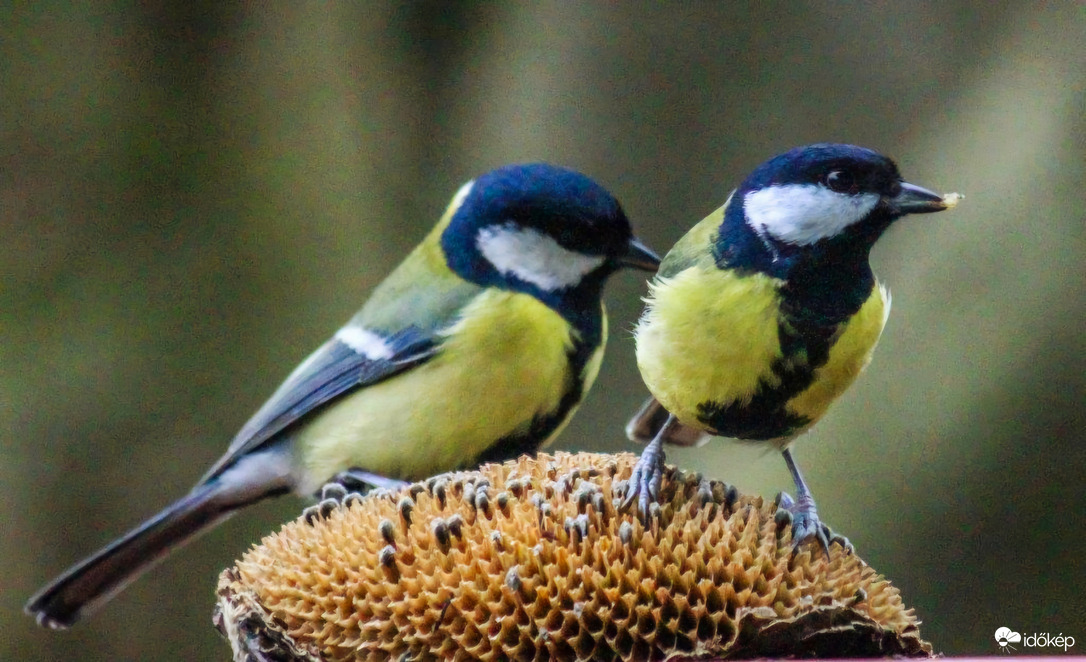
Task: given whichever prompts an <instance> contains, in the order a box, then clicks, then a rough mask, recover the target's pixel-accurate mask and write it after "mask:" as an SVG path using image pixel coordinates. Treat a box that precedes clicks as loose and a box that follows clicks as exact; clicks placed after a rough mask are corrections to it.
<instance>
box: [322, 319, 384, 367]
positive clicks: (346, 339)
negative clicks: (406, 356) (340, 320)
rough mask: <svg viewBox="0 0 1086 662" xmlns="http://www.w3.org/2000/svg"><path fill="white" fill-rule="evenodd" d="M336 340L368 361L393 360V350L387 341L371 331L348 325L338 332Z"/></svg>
mask: <svg viewBox="0 0 1086 662" xmlns="http://www.w3.org/2000/svg"><path fill="white" fill-rule="evenodd" d="M335 338H336V340H338V341H340V342H341V343H343V344H344V345H346V346H348V347H350V348H351V349H353V350H354V351H356V352H358V353H359V354H362V355H363V356H365V357H366V358H368V359H372V360H375V361H376V360H378V359H390V358H392V348H391V347H389V346H388V343H386V342H385V339H384V338H382V337H381V336H379V335H377V334H376V333H374V332H373V331H370V330H369V329H364V328H362V327H360V326H350V325H348V326H345V327H343V328H342V329H340V330H339V331H336V335H335Z"/></svg>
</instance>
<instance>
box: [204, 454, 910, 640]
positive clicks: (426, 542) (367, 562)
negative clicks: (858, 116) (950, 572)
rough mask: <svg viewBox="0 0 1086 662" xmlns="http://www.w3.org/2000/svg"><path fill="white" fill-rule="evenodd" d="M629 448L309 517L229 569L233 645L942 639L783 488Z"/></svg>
mask: <svg viewBox="0 0 1086 662" xmlns="http://www.w3.org/2000/svg"><path fill="white" fill-rule="evenodd" d="M636 460H637V458H636V457H635V456H633V455H628V454H621V455H596V454H588V453H580V454H566V453H559V454H557V455H554V456H549V455H539V456H538V457H536V458H527V457H523V458H521V459H519V460H517V461H512V462H507V463H505V464H492V465H486V466H484V467H482V468H480V469H479V470H478V471H470V472H460V473H454V474H446V475H443V476H439V477H436V478H432V479H430V480H427V481H425V482H423V483H416V484H414V485H411V486H410V487H408V488H406V489H404V490H403V491H401V492H397V493H389V492H381V493H378V494H373V495H370V496H368V497H365V498H363V499H350V500H348V502H347V503H348V505H345V506H342V507H339V508H334V509H332V510H331V511H330V512H328V513H327V516H326V517H318V518H316V519H312V518H311V520H310V521H309V522H307V521H306V520H305V519H304V518H299V519H298V520H296V521H294V522H290V523H288V524H286V525H285V526H284V527H283V528H282V529H281V530H280V531H279V533H277V534H275V535H272V536H268V537H267V538H265V539H264V540H263V542H262V543H261V544H260V546H258V547H255V548H254V549H252V550H250V551H249V552H248V553H247V554H245V555H244V556H243V557H242V559H241V560H240V561H238V563H237V565H236V567H234V568H230V569H228V570H226V571H225V572H223V574H222V576H221V578H220V582H219V606H218V608H217V614H216V622H217V624H218V626H219V629H220V630H221V631H223V633H224V634H225V635H226V636H227V638H228V639H229V640H230V641H231V644H232V645H233V646H234V650H235V656H236V659H239V660H259V659H296V660H353V659H397V660H398V659H431V658H449V659H462V660H469V659H493V660H502V659H523V660H552V659H562V660H590V659H592V660H595V659H599V660H648V659H653V660H664V659H673V660H679V659H695V658H696V659H715V658H728V659H739V658H758V657H797V656H802V657H810V656H837V657H842V656H865V657H875V656H887V655H895V656H896V655H912V656H930V655H931V646H930V645H929V644H928V643H926V642H925V641H923V640H922V639H921V638H920V636H919V632H918V630H917V624H918V622H917V620H916V618H915V615H914V613H913V611H912V610H911V609H906V608H905V607H904V605H903V604H902V601H901V597H900V595H899V594H898V591H897V589H895V588H894V587H892V586H891V585H890V583H889V582H888V581H886V580H885V579H883V578H882V577H880V576H879V575H878V574H876V573H875V571H874V570H872V569H871V568H870V567H868V566H867V565H866V564H865V563H864V562H863V561H862V560H860V559H859V558H858V557H857V556H856V555H854V554H848V553H846V552H845V551H844V550H843V549H841V548H840V547H839V546H837V545H834V546H832V547H831V549H830V558H829V559H828V560H827V559H826V558H825V556H824V555H823V554H822V553H821V550H820V549H819V548H818V547H817V546H816V545H805V546H803V547H801V549H800V550H799V551H798V552H796V553H794V554H793V552H792V546H791V539H790V533H789V532H788V531H787V528H785V529H784V530H782V531H778V530H777V523H776V522H775V520H774V512H775V508H774V506H773V504H770V503H764V502H763V500H762V499H761V498H760V497H747V496H740V495H738V494H737V493H736V491H735V490H734V488H730V487H728V486H727V485H725V484H723V483H719V482H715V481H708V480H703V479H701V477H700V476H697V475H692V474H682V473H679V472H676V471H674V470H670V471H669V472H668V474H667V475H666V476H665V478H664V483H663V486H662V490H661V494H660V499H659V508H658V509H657V508H655V507H654V508H653V515H654V517H653V519H652V521H651V523H650V524H649V525H647V526H646V525H643V524H642V523H641V522H640V521H639V519H638V518H637V517H635V516H633V515H631V514H626V513H621V512H618V511H616V508H615V500H614V499H613V496H612V489H613V488H614V489H615V492H614V494H616V495H617V494H619V493H620V492H621V489H622V484H621V483H622V481H623V480H625V479H626V478H628V477H629V475H630V473H631V470H632V468H633V466H634V463H635V462H636Z"/></svg>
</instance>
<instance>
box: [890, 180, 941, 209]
mask: <svg viewBox="0 0 1086 662" xmlns="http://www.w3.org/2000/svg"><path fill="white" fill-rule="evenodd" d="M887 203H889V205H890V208H891V209H893V210H894V211H895V212H896V213H898V214H900V215H902V216H904V215H905V214H929V213H931V212H934V211H943V210H944V209H949V208H950V207H951V205H949V204H947V201H946V200H944V199H943V196H941V195H939V194H938V193H933V192H931V191H929V190H928V189H926V188H921V187H919V186H914V185H913V184H910V183H908V182H901V192H900V193H898V194H897V195H895V196H894V197H892V198H889V199H888V200H887Z"/></svg>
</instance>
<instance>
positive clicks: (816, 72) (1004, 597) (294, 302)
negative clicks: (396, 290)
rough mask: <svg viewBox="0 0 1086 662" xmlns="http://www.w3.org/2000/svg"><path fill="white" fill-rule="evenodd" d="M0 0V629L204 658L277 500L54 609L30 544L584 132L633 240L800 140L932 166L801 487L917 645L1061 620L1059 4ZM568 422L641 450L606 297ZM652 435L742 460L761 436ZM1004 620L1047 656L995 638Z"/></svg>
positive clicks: (124, 501) (758, 484) (1076, 289)
mask: <svg viewBox="0 0 1086 662" xmlns="http://www.w3.org/2000/svg"><path fill="white" fill-rule="evenodd" d="M2 15H3V20H2V21H0V53H2V61H0V96H2V99H3V101H2V103H0V228H2V235H0V236H2V237H3V238H2V240H0V258H2V260H0V265H2V267H0V269H2V274H3V275H2V281H0V334H2V335H0V366H2V371H0V429H2V431H3V437H2V440H3V441H2V443H3V459H2V460H0V487H2V489H3V492H4V494H5V498H4V499H3V502H4V503H3V506H2V510H0V513H2V522H3V526H4V531H5V535H4V536H3V537H2V538H0V554H2V558H3V563H2V564H0V565H2V569H0V573H2V576H0V577H2V578H0V586H2V591H0V624H2V630H3V632H4V633H5V634H4V636H3V637H2V638H0V658H3V659H11V660H14V659H57V660H59V659H91V660H98V659H146V660H151V659H154V660H167V659H174V660H182V659H183V660H213V659H226V658H227V657H228V651H227V648H226V645H225V644H224V643H223V642H222V641H221V640H220V639H219V637H218V635H217V634H216V632H215V631H214V630H213V629H212V627H211V621H210V614H211V607H212V603H213V590H214V587H215V581H216V576H217V574H218V572H219V571H220V570H221V569H223V568H224V567H226V566H227V565H229V564H231V562H232V561H233V560H234V559H235V558H236V557H237V556H238V555H240V554H241V553H242V552H243V551H244V550H245V549H246V548H247V547H248V546H249V545H250V544H251V543H253V542H255V541H257V540H258V539H259V538H260V537H261V536H262V535H264V534H266V533H269V532H271V531H273V530H275V529H276V528H277V527H278V525H279V523H280V522H282V521H285V520H286V519H289V518H292V517H294V516H296V515H297V514H298V512H299V511H300V509H301V508H302V506H303V504H302V503H301V502H300V501H298V500H296V499H293V498H286V499H280V500H277V501H275V502H272V503H266V504H263V505H261V506H259V507H257V508H254V509H250V511H248V512H246V513H245V514H244V515H243V516H240V517H237V518H235V519H234V520H232V521H230V522H228V523H227V524H226V525H225V526H222V527H220V528H219V529H217V530H215V531H214V532H213V533H211V534H209V535H207V536H206V537H204V538H202V539H200V540H199V541H197V542H196V543H194V544H193V545H192V546H190V547H189V548H188V549H187V550H185V551H184V552H183V553H181V554H177V555H175V556H174V557H172V558H171V559H169V561H168V562H166V563H164V564H163V565H162V566H160V567H159V568H158V569H157V570H155V571H153V572H152V573H151V574H149V575H147V576H145V577H144V578H143V579H142V580H141V581H139V582H138V583H136V584H134V585H133V586H132V587H131V588H130V589H129V590H128V591H126V592H125V593H123V594H122V595H120V596H119V597H118V598H117V599H116V600H115V601H114V602H113V603H111V604H110V605H108V607H106V608H105V609H103V610H102V611H100V612H99V613H97V614H96V615H95V616H93V617H92V618H90V619H88V621H87V622H84V623H81V624H79V625H78V626H77V628H76V629H74V630H73V631H71V632H64V633H51V632H47V631H45V630H41V629H38V628H37V627H36V626H35V625H34V623H33V621H32V620H31V619H30V618H27V617H26V616H24V615H23V614H22V612H21V609H22V605H23V602H24V601H25V600H26V598H27V597H28V596H29V595H30V594H31V593H32V592H33V591H35V590H36V589H37V588H38V587H39V586H40V585H41V584H42V583H43V582H44V581H46V580H48V579H49V578H51V577H53V576H54V575H55V574H56V573H58V572H59V571H61V570H63V569H64V568H65V567H67V566H68V565H69V564H70V563H72V562H74V561H76V560H78V559H79V558H81V557H82V556H83V555H85V554H86V553H89V552H91V551H93V550H94V549H96V548H98V547H99V546H100V545H102V544H104V543H105V542H107V541H109V540H111V539H112V538H114V537H116V536H117V535H119V534H121V533H123V532H124V531H126V530H127V529H128V528H129V527H131V526H132V525H134V524H136V523H137V522H139V521H140V520H142V519H143V518H145V517H146V516H149V515H151V514H152V513H154V512H155V511H157V510H158V509H159V508H160V507H161V506H163V505H165V504H166V503H167V502H169V501H171V500H173V499H174V498H176V497H178V496H180V495H181V494H182V493H184V492H185V491H186V490H188V489H189V488H190V487H191V485H192V484H193V483H194V482H195V481H196V480H197V479H198V478H199V477H200V475H201V474H202V473H203V471H204V469H205V468H206V467H207V466H208V465H210V464H211V462H213V461H214V460H215V459H216V458H217V457H218V456H219V454H220V453H221V452H222V451H223V450H224V449H225V447H226V445H227V443H228V441H229V440H230V438H231V437H232V436H233V434H234V433H235V432H236V430H237V429H238V428H239V427H240V425H241V424H242V423H243V422H244V421H245V419H246V418H247V417H248V416H249V415H250V414H251V413H252V412H253V411H254V410H255V409H256V407H257V406H258V405H260V403H261V402H263V400H264V399H265V398H266V397H267V396H268V395H269V394H270V393H271V391H272V390H273V388H274V387H275V386H276V385H277V384H278V383H279V381H280V380H281V379H282V378H283V377H284V376H285V375H286V374H287V372H289V370H290V369H291V368H292V367H293V366H294V365H295V364H296V363H297V362H298V361H300V360H301V359H302V358H304V357H305V356H306V355H307V354H308V353H309V351H310V350H312V349H313V348H314V347H316V346H317V345H318V344H319V343H320V342H322V341H323V340H324V339H325V338H326V337H327V336H328V335H329V334H330V333H331V332H332V331H333V330H334V329H336V328H337V327H338V326H339V325H340V324H341V323H343V322H344V321H345V320H346V319H347V318H348V317H349V316H350V315H351V314H353V312H354V311H355V310H356V309H357V308H358V307H359V305H360V304H361V303H362V301H363V300H364V299H365V297H366V294H367V292H368V291H369V290H370V289H371V288H372V287H373V286H374V284H376V283H377V282H378V281H379V280H380V279H381V278H382V277H383V275H384V274H385V273H386V272H387V271H389V269H390V268H391V267H392V266H393V265H394V264H395V263H396V262H398V261H399V260H400V259H401V257H402V256H403V255H404V254H405V253H406V252H407V251H408V250H409V249H410V248H411V247H412V246H413V245H414V244H415V243H416V242H417V241H418V240H419V239H420V238H421V237H422V236H423V234H424V233H425V232H426V230H427V229H428V228H429V227H430V225H431V224H432V223H433V222H434V221H435V220H436V219H437V217H438V215H439V214H440V213H441V211H442V209H443V207H444V205H445V203H446V201H447V199H448V198H449V196H451V195H452V193H453V192H454V191H455V190H456V189H457V187H458V186H459V185H460V184H461V183H462V182H464V181H466V180H468V179H470V178H472V177H474V176H476V175H477V174H479V173H481V172H483V171H486V170H488V169H490V168H492V167H495V166H497V165H500V164H503V163H507V162H513V161H531V160H546V161H550V162H554V163H559V164H565V165H569V166H572V167H575V168H578V169H580V170H582V171H584V172H586V173H588V174H590V175H591V176H593V177H595V178H596V179H598V180H599V181H600V182H601V183H603V184H604V185H605V186H607V187H609V188H610V189H611V190H612V191H613V192H614V193H615V194H616V196H617V197H618V198H619V199H620V200H622V201H623V203H624V205H625V207H626V209H627V212H628V213H629V215H630V218H631V219H632V220H633V222H634V224H635V226H636V227H637V230H638V232H639V233H640V234H641V236H642V237H644V238H645V239H646V240H647V241H648V243H650V244H651V245H653V246H654V247H656V248H657V249H658V250H660V251H661V253H662V252H665V251H666V250H667V249H668V248H669V247H670V245H671V244H672V243H673V242H674V241H675V240H676V239H678V238H679V237H680V236H681V235H682V234H683V233H684V232H685V231H686V230H687V229H688V228H689V227H690V226H691V225H692V224H693V223H695V222H696V221H698V220H700V219H701V218H702V217H703V216H705V215H706V214H707V213H708V212H709V211H711V210H712V209H714V208H715V207H717V206H718V205H719V204H720V203H721V202H722V201H723V200H724V198H725V197H726V196H727V195H728V193H729V191H730V190H731V188H732V187H734V186H735V185H736V184H737V183H738V182H739V181H740V179H741V178H742V177H743V176H744V175H745V174H746V173H747V172H748V171H749V170H750V169H751V168H753V167H754V166H755V165H757V164H758V163H760V162H761V161H762V160H764V159H765V158H768V157H769V156H771V155H774V154H776V153H778V152H780V151H783V150H785V149H787V148H790V147H792V146H795V145H799V144H805V143H810V142H816V141H827V140H829V141H841V142H853V143H857V144H861V145H865V146H869V147H873V148H876V149H879V150H881V151H884V152H885V153H887V154H889V155H892V156H893V157H894V158H895V159H897V161H898V163H899V164H900V166H901V169H902V172H903V173H904V175H905V177H906V178H907V179H908V180H909V181H911V182H914V183H916V184H919V185H922V186H927V187H929V188H933V189H935V190H939V191H961V192H962V193H964V194H966V196H967V198H966V200H965V202H964V203H963V204H962V205H961V206H960V207H959V208H958V209H957V210H955V211H954V212H950V213H945V214H939V215H937V216H921V217H913V218H909V219H906V220H905V221H904V222H901V223H900V224H898V225H897V226H895V227H894V228H892V229H891V231H890V232H889V233H888V235H887V236H886V237H885V238H884V239H883V240H882V241H881V242H880V244H879V245H878V246H877V247H876V250H875V253H874V256H873V263H874V266H875V269H876V271H877V272H878V273H879V275H880V277H881V278H882V280H883V281H884V282H887V283H888V284H889V285H890V286H891V288H892V289H893V293H894V310H893V314H892V315H891V317H890V322H889V325H888V327H887V330H886V333H885V334H884V336H883V340H882V343H881V346H880V348H879V351H878V352H877V353H876V357H875V360H874V362H873V364H872V366H871V368H870V369H869V370H868V372H867V373H866V374H865V376H864V377H863V378H862V379H861V380H860V381H859V383H858V384H857V385H856V386H855V387H854V388H853V389H852V390H851V391H850V392H849V393H848V394H847V395H846V396H845V397H844V398H843V400H842V401H841V402H840V403H839V404H837V405H836V407H835V408H834V409H833V410H832V411H831V413H830V415H829V416H828V418H827V419H826V420H825V421H824V422H823V423H822V424H820V425H819V426H817V427H816V428H815V429H814V430H813V431H812V432H811V433H810V434H808V435H807V437H806V438H805V439H804V440H802V441H801V442H800V444H799V445H798V451H797V457H798V459H799V461H800V463H801V465H802V466H803V467H804V468H805V471H806V473H807V477H808V478H809V480H810V482H811V485H812V488H813V490H814V492H815V495H816V496H817V497H818V499H819V506H820V508H821V512H822V515H823V517H824V518H825V520H826V521H827V522H828V523H830V524H831V525H832V526H833V527H835V528H836V529H838V530H839V531H841V532H843V533H845V534H846V535H848V536H850V537H851V539H852V541H853V542H854V543H855V545H856V548H857V550H858V552H859V553H860V554H861V555H862V556H863V557H864V558H865V559H866V560H867V561H868V562H870V563H871V564H872V565H873V566H874V567H875V568H876V569H877V570H879V571H880V572H882V573H884V574H885V575H886V576H888V577H889V578H890V579H891V580H892V581H893V582H894V584H895V585H897V586H898V587H900V589H901V591H902V593H903V596H904V598H905V600H906V602H907V603H908V604H910V605H912V606H914V607H915V608H916V610H917V612H918V614H919V616H920V618H921V619H922V620H923V621H924V625H923V627H922V632H923V633H924V634H925V635H926V637H927V638H928V639H930V640H931V641H933V642H934V644H935V647H936V649H937V650H939V651H942V652H945V653H949V654H967V653H971V654H992V653H995V651H996V648H995V643H994V639H993V636H992V635H993V633H994V631H995V630H996V628H998V627H1000V626H1008V627H1011V628H1012V629H1013V630H1016V631H1019V632H1022V633H1032V632H1048V633H1051V634H1053V635H1055V634H1057V633H1063V634H1065V635H1070V636H1074V637H1075V638H1076V640H1077V641H1078V642H1079V643H1077V644H1076V649H1077V650H1078V651H1079V653H1081V652H1082V646H1083V645H1084V644H1086V591H1084V581H1083V578H1084V577H1086V556H1084V555H1083V554H1082V551H1081V550H1082V534H1083V531H1084V530H1086V514H1084V504H1086V488H1084V474H1086V433H1084V430H1086V420H1084V415H1083V411H1084V393H1086V377H1084V373H1086V370H1084V358H1083V357H1084V356H1086V343H1084V332H1083V328H1084V322H1086V296H1084V286H1086V269H1084V267H1083V255H1084V254H1086V250H1084V249H1086V240H1084V239H1086V237H1084V227H1086V224H1084V221H1086V193H1084V183H1086V168H1084V153H1086V119H1084V118H1086V102H1084V100H1086V92H1084V85H1086V57H1084V55H1083V53H1084V51H1083V44H1084V43H1086V4H1083V3H1082V2H1073V1H1067V2H1053V3H1023V2H984V1H977V2H960V1H939V2H926V3H913V2H880V3H863V4H860V3H822V2H813V3H796V2H759V3H750V4H739V3H719V4H718V3H676V4H663V3H661V4H657V3H633V4H618V3H606V4H604V3H572V2H569V3H566V2H543V3H515V4H514V3H486V4H470V3H446V2H417V3H360V4H349V3H334V4H316V3H309V4H306V3H285V2H281V3H267V4H265V3H201V2H196V3H192V4H185V3H165V2H155V1H153V0H152V1H150V2H142V3H122V2H103V3H73V4H71V5H69V4H67V3H64V4H60V3H55V4H52V3H35V4H29V3H25V4H24V3H17V4H13V3H5V4H4V9H3V10H2ZM643 293H644V279H643V278H642V277H641V276H640V275H635V274H632V273H624V274H620V275H619V276H618V277H617V278H615V279H614V280H613V281H612V284H611V286H610V287H609V289H608V304H609V306H610V308H611V311H612V329H613V330H614V333H613V336H612V342H611V345H610V348H609V350H608V360H607V361H606V362H605V363H604V368H603V371H602V375H601V378H600V380H599V383H598V385H597V386H596V388H595V390H594V391H593V392H592V393H591V395H590V397H589V398H588V401H587V403H586V404H585V406H584V407H583V408H582V410H581V413H580V414H579V416H578V417H577V418H576V419H575V420H574V422H573V424H572V426H571V427H570V428H569V430H568V431H567V432H566V433H565V434H564V435H563V436H562V438H561V439H560V440H559V442H558V444H557V447H558V448H563V449H590V450H609V451H617V450H629V451H635V452H636V451H639V450H640V449H639V448H634V447H632V446H631V445H630V444H628V443H627V442H626V441H625V439H624V435H623V433H622V426H623V424H624V423H625V420H626V417H627V416H628V415H629V414H630V413H631V412H632V411H633V410H634V409H635V408H636V407H637V406H638V405H639V404H640V403H641V401H642V398H643V396H644V390H643V387H642V385H641V383H640V379H639V377H638V374H637V371H636V367H635V364H634V359H633V344H632V342H631V340H630V337H629V329H630V327H631V325H632V323H633V321H634V320H635V319H636V316H637V314H638V312H639V310H640V302H639V297H640V296H641V295H642V294H643ZM670 461H672V462H676V463H679V464H680V465H684V466H687V467H697V468H700V469H703V470H704V471H705V473H706V474H708V475H710V476H713V477H718V478H722V479H725V480H728V481H730V482H733V483H736V484H738V485H739V486H740V487H741V488H743V489H745V490H750V491H755V492H760V493H764V494H765V495H767V496H772V495H773V494H775V493H776V492H777V491H779V490H781V489H790V488H791V483H790V482H789V480H788V475H787V472H786V470H785V466H784V463H783V462H782V461H781V459H780V458H779V457H778V456H777V454H776V453H765V452H763V450H761V449H760V448H756V447H744V446H740V445H737V444H734V443H731V442H725V441H716V442H714V443H712V444H710V445H707V446H705V447H703V448H700V449H693V450H681V451H672V452H671V453H670ZM1017 652H1018V653H1019V654H1022V653H1034V654H1038V653H1056V652H1057V651H1055V650H1051V649H1049V650H1036V649H1033V650H1031V649H1021V650H1019V651H1017Z"/></svg>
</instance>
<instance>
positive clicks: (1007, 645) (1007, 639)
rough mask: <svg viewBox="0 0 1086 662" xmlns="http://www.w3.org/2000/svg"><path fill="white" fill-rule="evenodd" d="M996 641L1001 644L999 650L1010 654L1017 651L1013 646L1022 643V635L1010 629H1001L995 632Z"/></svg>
mask: <svg viewBox="0 0 1086 662" xmlns="http://www.w3.org/2000/svg"><path fill="white" fill-rule="evenodd" d="M995 640H996V643H997V644H999V650H1001V651H1003V652H1004V653H1009V652H1011V651H1012V650H1015V648H1014V646H1011V644H1017V643H1021V641H1022V635H1021V634H1019V633H1018V632H1012V631H1011V629H1010V628H999V629H998V630H996V631H995Z"/></svg>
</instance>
